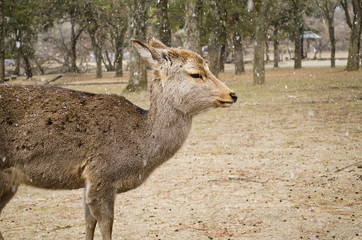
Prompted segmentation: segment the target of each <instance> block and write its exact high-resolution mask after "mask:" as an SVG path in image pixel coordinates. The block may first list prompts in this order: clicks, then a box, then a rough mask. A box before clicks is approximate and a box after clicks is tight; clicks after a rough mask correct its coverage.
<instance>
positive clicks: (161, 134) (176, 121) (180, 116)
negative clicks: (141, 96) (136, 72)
mask: <svg viewBox="0 0 362 240" xmlns="http://www.w3.org/2000/svg"><path fill="white" fill-rule="evenodd" d="M169 99H170V98H169V95H167V93H164V92H163V88H162V85H161V83H160V81H157V80H153V83H152V87H151V105H150V110H149V113H148V119H147V121H148V129H149V130H150V132H149V133H148V134H147V135H148V136H149V137H148V141H147V143H146V146H147V148H148V149H147V151H148V154H147V155H148V157H147V162H145V161H144V165H145V170H146V172H145V173H146V175H148V174H149V173H151V172H152V171H153V169H155V168H156V167H157V166H159V165H160V164H162V163H163V162H165V161H167V160H168V159H170V158H171V157H172V156H173V155H174V154H175V153H176V152H177V151H178V150H179V149H180V148H181V146H182V144H183V143H184V142H185V140H186V137H187V135H188V134H189V132H190V129H191V122H192V117H191V116H189V115H187V114H184V113H182V112H181V111H179V110H177V109H175V108H174V107H172V105H171V104H170V102H169ZM147 173H148V174H147Z"/></svg>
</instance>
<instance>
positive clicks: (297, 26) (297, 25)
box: [291, 0, 304, 69]
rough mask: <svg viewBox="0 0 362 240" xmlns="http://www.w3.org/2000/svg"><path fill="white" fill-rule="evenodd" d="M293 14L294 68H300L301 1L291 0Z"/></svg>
mask: <svg viewBox="0 0 362 240" xmlns="http://www.w3.org/2000/svg"><path fill="white" fill-rule="evenodd" d="M291 3H292V4H291V5H292V12H293V20H292V22H293V25H294V27H293V30H294V31H293V39H294V68H295V69H298V68H301V67H302V44H303V43H302V39H301V36H302V35H303V22H302V21H303V14H304V9H303V3H302V2H301V0H291Z"/></svg>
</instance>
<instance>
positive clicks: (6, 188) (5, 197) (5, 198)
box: [0, 171, 18, 240]
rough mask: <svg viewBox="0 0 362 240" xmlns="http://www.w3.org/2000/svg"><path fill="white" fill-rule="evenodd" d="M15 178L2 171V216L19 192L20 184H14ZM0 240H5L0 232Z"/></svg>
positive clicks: (0, 186)
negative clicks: (6, 206)
mask: <svg viewBox="0 0 362 240" xmlns="http://www.w3.org/2000/svg"><path fill="white" fill-rule="evenodd" d="M13 178H14V176H13V175H12V174H11V172H10V173H7V172H5V171H0V214H1V212H2V210H3V209H4V207H5V205H6V204H7V203H8V202H9V201H10V200H11V198H12V197H13V196H14V195H15V193H16V192H17V190H18V184H16V183H14V182H13V181H12V179H13ZM0 240H4V237H3V235H2V234H1V231H0Z"/></svg>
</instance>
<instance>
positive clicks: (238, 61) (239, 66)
mask: <svg viewBox="0 0 362 240" xmlns="http://www.w3.org/2000/svg"><path fill="white" fill-rule="evenodd" d="M223 5H224V6H226V8H227V12H228V20H227V31H228V32H229V34H230V35H231V39H232V44H233V50H234V51H233V62H234V64H235V74H242V73H245V67H244V55H243V41H244V39H245V38H247V37H251V35H252V34H253V32H254V29H253V18H254V13H253V11H252V8H253V1H251V0H249V1H246V0H235V1H226V2H224V3H223Z"/></svg>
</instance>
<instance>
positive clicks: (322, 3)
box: [315, 0, 341, 68]
mask: <svg viewBox="0 0 362 240" xmlns="http://www.w3.org/2000/svg"><path fill="white" fill-rule="evenodd" d="M315 1H316V3H317V5H318V7H319V8H320V9H321V10H322V11H323V15H324V18H325V19H326V21H327V24H328V33H329V41H330V43H331V67H332V68H334V67H335V66H336V57H335V56H336V39H335V37H334V12H335V10H336V7H337V6H338V5H339V4H340V1H341V0H315Z"/></svg>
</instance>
